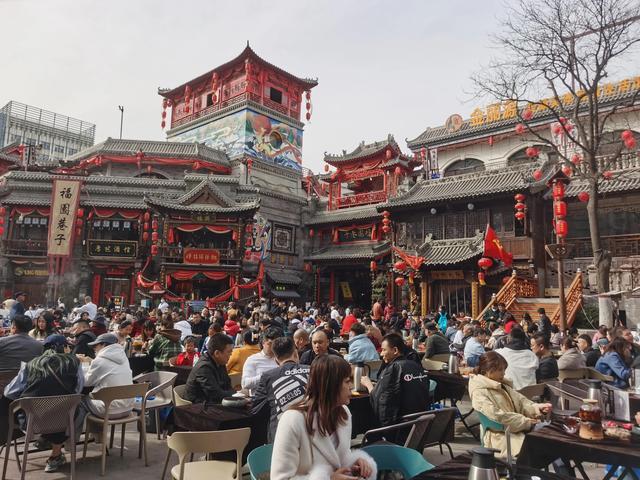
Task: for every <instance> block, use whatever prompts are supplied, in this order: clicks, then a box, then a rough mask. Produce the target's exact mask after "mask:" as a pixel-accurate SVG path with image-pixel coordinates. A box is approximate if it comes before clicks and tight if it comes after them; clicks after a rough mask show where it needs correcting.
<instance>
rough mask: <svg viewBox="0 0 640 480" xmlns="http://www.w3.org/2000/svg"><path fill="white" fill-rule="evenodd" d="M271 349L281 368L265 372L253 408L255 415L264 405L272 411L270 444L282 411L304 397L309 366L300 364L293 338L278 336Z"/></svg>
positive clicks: (269, 434)
mask: <svg viewBox="0 0 640 480" xmlns="http://www.w3.org/2000/svg"><path fill="white" fill-rule="evenodd" d="M271 348H272V349H273V353H274V355H275V357H276V362H277V363H278V367H276V368H273V369H271V370H267V371H266V372H264V373H263V374H262V377H261V378H260V383H258V388H257V389H256V394H255V397H254V399H253V408H252V412H253V413H254V414H256V413H258V412H259V411H260V409H261V408H262V407H264V406H265V404H266V405H268V408H270V410H271V419H270V420H269V433H268V442H269V443H272V442H273V440H274V439H275V436H276V428H277V426H278V419H279V418H280V416H281V415H282V413H283V412H284V411H285V410H287V409H289V408H290V407H291V406H292V405H295V404H297V403H299V402H301V401H302V399H303V398H304V395H305V393H306V389H307V379H308V378H309V369H310V367H309V365H301V364H300V363H299V362H298V351H297V350H296V347H295V344H294V342H293V339H292V338H291V337H280V338H276V339H275V340H274V341H273V345H272V347H271Z"/></svg>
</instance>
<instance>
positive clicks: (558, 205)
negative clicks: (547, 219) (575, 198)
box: [553, 200, 567, 218]
mask: <svg viewBox="0 0 640 480" xmlns="http://www.w3.org/2000/svg"><path fill="white" fill-rule="evenodd" d="M553 214H554V215H555V216H556V217H563V218H564V217H566V216H567V204H566V203H565V202H563V201H562V200H560V201H557V202H553Z"/></svg>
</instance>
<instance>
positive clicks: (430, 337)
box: [420, 322, 449, 358]
mask: <svg viewBox="0 0 640 480" xmlns="http://www.w3.org/2000/svg"><path fill="white" fill-rule="evenodd" d="M424 333H425V335H426V339H425V343H424V356H425V357H426V358H433V356H434V355H441V354H446V355H448V354H449V340H447V337H445V336H444V335H443V334H442V332H441V331H440V330H439V329H438V325H436V323H435V322H429V323H427V324H426V325H425V327H424ZM422 340H423V339H422V338H421V339H420V341H422Z"/></svg>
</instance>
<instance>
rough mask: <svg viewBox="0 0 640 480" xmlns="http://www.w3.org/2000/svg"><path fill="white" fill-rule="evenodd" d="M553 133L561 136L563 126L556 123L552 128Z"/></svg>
mask: <svg viewBox="0 0 640 480" xmlns="http://www.w3.org/2000/svg"><path fill="white" fill-rule="evenodd" d="M551 131H552V132H553V134H554V135H561V134H562V132H563V131H564V129H563V128H562V125H560V124H559V123H554V124H553V127H551Z"/></svg>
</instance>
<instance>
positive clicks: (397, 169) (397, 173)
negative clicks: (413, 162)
mask: <svg viewBox="0 0 640 480" xmlns="http://www.w3.org/2000/svg"><path fill="white" fill-rule="evenodd" d="M393 173H395V174H396V176H398V177H399V176H400V174H401V173H402V169H401V168H400V167H396V168H395V170H394V171H393Z"/></svg>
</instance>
